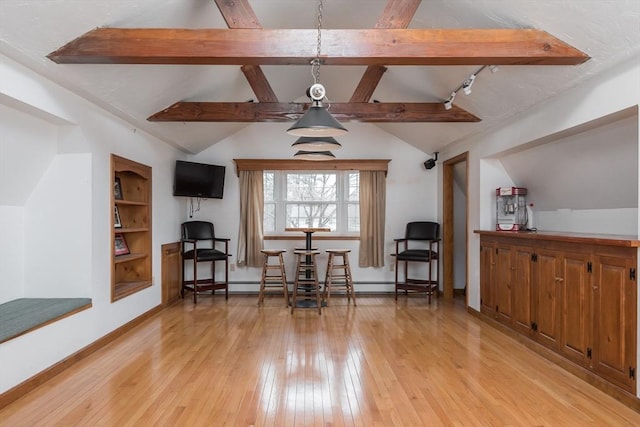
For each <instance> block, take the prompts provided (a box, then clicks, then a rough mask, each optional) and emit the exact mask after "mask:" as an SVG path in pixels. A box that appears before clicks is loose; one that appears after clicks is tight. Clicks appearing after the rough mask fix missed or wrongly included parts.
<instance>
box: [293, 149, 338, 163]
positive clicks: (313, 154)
mask: <svg viewBox="0 0 640 427" xmlns="http://www.w3.org/2000/svg"><path fill="white" fill-rule="evenodd" d="M293 158H294V159H298V160H314V161H317V160H333V159H335V158H336V156H334V155H333V153H332V152H331V151H303V150H300V151H298V152H296V154H294V155H293Z"/></svg>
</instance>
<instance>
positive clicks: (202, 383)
mask: <svg viewBox="0 0 640 427" xmlns="http://www.w3.org/2000/svg"><path fill="white" fill-rule="evenodd" d="M256 302H257V296H252V297H246V296H231V297H230V298H229V301H228V302H225V300H224V298H223V297H222V296H216V297H215V298H212V297H210V296H204V297H202V298H199V299H198V305H197V306H194V305H193V304H192V302H191V299H187V300H185V301H179V302H178V303H177V304H176V305H173V306H171V307H169V308H168V309H166V310H164V311H162V312H161V313H160V314H159V315H157V316H155V317H153V318H151V319H149V320H147V321H146V322H144V323H143V324H142V325H141V326H139V327H137V328H136V329H134V330H132V331H131V332H129V333H127V334H125V335H124V336H122V337H121V338H118V339H117V340H116V341H114V342H112V343H111V344H109V345H108V346H106V347H104V348H103V349H101V350H99V351H97V352H96V353H94V354H92V355H91V356H89V357H88V358H86V359H84V360H82V361H80V362H79V363H77V364H76V365H74V366H73V367H72V368H71V369H68V370H67V371H65V372H63V373H62V374H60V375H58V376H57V377H55V378H53V379H52V380H50V381H49V382H47V383H46V384H44V385H42V386H41V387H40V388H38V389H36V390H35V391H34V392H32V393H30V394H28V395H26V396H24V397H23V398H21V399H19V400H18V401H16V402H14V403H13V404H11V405H9V406H7V407H6V408H4V409H3V410H2V411H0V424H1V425H3V426H40V425H47V426H53V425H55V426H94V425H102V426H128V425H131V426H133V425H135V426H146V425H162V426H175V425H184V426H219V425H238V426H248V425H257V426H263V425H268V426H312V425H313V426H342V425H349V426H350V425H357V426H367V427H368V426H394V425H396V426H422V425H424V426H437V425H459V426H467V425H471V426H472V425H478V426H487V425H510V426H520V425H523V426H542V425H544V426H586V425H593V426H625V425H629V426H631V425H635V426H638V425H640V414H638V413H636V412H634V411H633V410H632V409H630V408H628V407H626V406H624V405H622V404H621V403H619V402H617V401H616V400H614V399H613V398H611V397H609V396H607V395H605V394H604V393H602V392H601V391H599V390H597V389H596V388H594V387H592V386H590V385H588V384H587V383H585V382H583V381H582V380H580V379H578V378H577V377H574V376H573V375H571V374H569V373H567V372H565V371H563V370H562V369H561V368H559V367H556V366H555V365H553V364H552V363H550V362H548V361H547V360H545V359H543V358H542V357H540V356H538V355H536V354H534V353H532V352H531V351H530V350H528V349H526V348H525V347H523V346H522V345H520V344H518V343H517V342H516V341H514V340H513V339H511V338H509V337H507V336H506V335H503V334H502V333H501V332H499V331H497V330H495V329H493V328H492V327H491V326H489V325H486V324H484V323H482V322H481V321H479V320H478V319H476V318H475V317H473V316H471V315H469V314H467V313H466V310H465V308H464V306H463V304H462V303H461V302H456V303H443V302H442V301H440V303H439V304H436V303H434V304H432V305H431V306H429V305H428V304H427V303H426V299H425V298H424V297H417V296H409V298H405V297H401V298H399V300H398V302H397V304H396V303H395V302H394V300H393V297H386V296H385V297H360V298H359V299H358V307H356V308H354V307H353V306H348V307H347V305H346V301H345V300H343V299H342V298H340V297H336V298H332V306H331V307H329V308H326V309H325V310H324V311H323V314H322V316H318V313H317V312H316V311H314V310H310V309H299V310H297V311H296V312H295V314H294V315H293V316H292V315H291V314H290V313H289V311H288V310H287V308H285V307H284V302H283V300H282V298H281V297H275V296H274V297H267V299H266V301H265V306H264V307H261V308H258V307H257V306H256Z"/></svg>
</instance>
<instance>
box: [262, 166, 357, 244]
mask: <svg viewBox="0 0 640 427" xmlns="http://www.w3.org/2000/svg"><path fill="white" fill-rule="evenodd" d="M263 173H273V174H274V201H275V231H269V232H267V231H265V232H264V234H265V236H277V235H288V234H293V233H291V232H285V226H286V218H285V217H286V214H285V212H286V205H287V202H288V201H287V200H285V197H286V176H287V174H311V173H332V174H336V187H337V188H336V201H335V203H336V205H337V209H336V230H332V231H331V232H328V233H322V234H323V235H325V236H331V235H340V236H359V235H360V230H357V231H347V227H348V206H349V205H359V204H360V201H359V200H358V201H350V200H347V197H348V194H349V193H348V192H349V175H350V174H359V171H357V170H264V171H263ZM267 203H270V202H268V201H267V200H266V199H265V205H266V204H267ZM292 203H295V202H292ZM319 203H320V202H319ZM329 203H332V202H329Z"/></svg>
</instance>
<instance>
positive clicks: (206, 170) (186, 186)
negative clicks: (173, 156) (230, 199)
mask: <svg viewBox="0 0 640 427" xmlns="http://www.w3.org/2000/svg"><path fill="white" fill-rule="evenodd" d="M224 173H225V167H224V166H218V165H207V164H204V163H194V162H185V161H182V160H177V161H176V171H175V174H174V175H173V195H174V196H185V197H201V198H203V199H222V195H223V193H224Z"/></svg>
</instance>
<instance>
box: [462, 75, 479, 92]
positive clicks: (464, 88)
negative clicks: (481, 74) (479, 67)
mask: <svg viewBox="0 0 640 427" xmlns="http://www.w3.org/2000/svg"><path fill="white" fill-rule="evenodd" d="M475 79H476V74H475V73H474V74H471V75H470V76H469V78H468V79H467V80H465V82H464V83H462V91H463V92H464V94H465V95H471V86H473V82H474V81H475Z"/></svg>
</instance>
